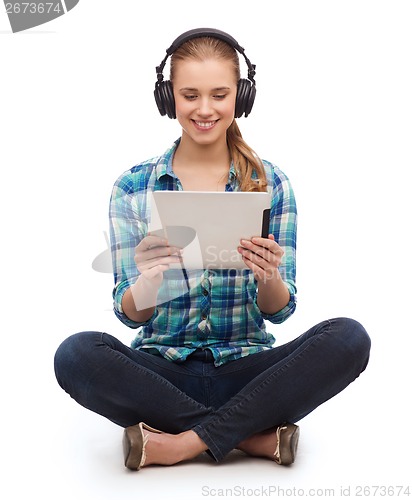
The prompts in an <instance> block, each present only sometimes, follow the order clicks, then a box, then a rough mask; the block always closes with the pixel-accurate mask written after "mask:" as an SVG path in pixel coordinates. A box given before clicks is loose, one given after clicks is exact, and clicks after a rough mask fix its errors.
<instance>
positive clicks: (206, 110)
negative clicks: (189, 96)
mask: <svg viewBox="0 0 412 500" xmlns="http://www.w3.org/2000/svg"><path fill="white" fill-rule="evenodd" d="M198 102H199V109H198V114H199V116H202V117H205V116H211V115H212V114H213V108H212V105H211V102H210V99H209V98H208V97H206V96H205V97H202V98H201V99H199V101H198Z"/></svg>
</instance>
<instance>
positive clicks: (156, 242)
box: [138, 234, 168, 250]
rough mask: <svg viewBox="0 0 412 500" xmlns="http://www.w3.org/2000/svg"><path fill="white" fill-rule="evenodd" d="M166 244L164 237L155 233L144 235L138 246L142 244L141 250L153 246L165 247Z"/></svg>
mask: <svg viewBox="0 0 412 500" xmlns="http://www.w3.org/2000/svg"><path fill="white" fill-rule="evenodd" d="M167 245H168V241H167V239H166V238H161V237H160V236H157V235H155V234H148V235H147V236H145V237H144V238H143V239H142V241H141V242H140V243H139V245H138V246H142V250H149V249H151V248H153V247H165V246H167Z"/></svg>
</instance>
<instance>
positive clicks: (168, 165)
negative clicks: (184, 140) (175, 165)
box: [156, 137, 236, 183]
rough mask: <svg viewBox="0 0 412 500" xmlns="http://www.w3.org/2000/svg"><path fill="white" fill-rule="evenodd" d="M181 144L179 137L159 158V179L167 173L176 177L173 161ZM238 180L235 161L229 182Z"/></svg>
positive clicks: (157, 170) (157, 174) (157, 167)
mask: <svg viewBox="0 0 412 500" xmlns="http://www.w3.org/2000/svg"><path fill="white" fill-rule="evenodd" d="M179 144H180V137H179V139H177V140H176V141H175V142H174V143H173V145H172V147H170V148H169V149H168V150H167V151H165V153H163V155H162V156H161V157H160V158H159V160H158V162H157V165H156V177H157V180H159V181H160V180H161V178H162V177H163V176H165V175H169V176H170V177H174V178H176V174H175V173H174V172H173V169H172V162H173V156H174V154H175V152H176V149H177V147H178V146H179ZM235 180H236V170H235V166H234V165H233V162H231V164H230V169H229V183H232V182H234V181H235Z"/></svg>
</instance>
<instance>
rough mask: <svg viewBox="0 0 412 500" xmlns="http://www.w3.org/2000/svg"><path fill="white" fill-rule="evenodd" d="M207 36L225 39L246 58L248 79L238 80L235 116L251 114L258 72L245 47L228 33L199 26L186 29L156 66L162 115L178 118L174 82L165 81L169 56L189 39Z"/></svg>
mask: <svg viewBox="0 0 412 500" xmlns="http://www.w3.org/2000/svg"><path fill="white" fill-rule="evenodd" d="M207 36H208V37H212V38H218V39H219V40H223V41H224V42H226V43H228V44H229V45H230V46H231V47H233V48H234V49H236V50H237V51H238V52H239V53H240V54H242V56H243V57H244V58H245V61H246V64H247V67H248V80H246V79H245V78H241V79H240V80H239V81H238V84H237V94H236V107H235V118H239V117H240V116H242V115H243V113H244V114H245V117H246V116H248V115H249V113H250V111H251V109H252V106H253V102H254V100H255V96H256V86H255V85H256V84H255V80H254V76H255V74H256V71H255V68H256V66H255V65H254V64H252V63H251V62H250V61H249V59H248V58H247V57H246V55H245V49H244V48H243V47H241V46H240V45H239V44H238V43H237V41H236V40H235V39H234V38H233V37H231V36H230V35H228V34H227V33H225V32H223V31H219V30H215V29H211V28H198V29H194V30H190V31H186V32H185V33H183V34H182V35H180V36H179V37H178V38H176V40H175V41H174V42H173V43H172V45H171V46H170V47H169V48H168V49H167V50H166V56H165V58H164V59H163V61H162V62H161V63H160V65H159V66H156V73H157V82H156V86H155V90H154V96H155V100H156V104H157V107H158V109H159V112H160V114H161V115H162V116H164V115H167V116H168V117H169V118H176V109H175V98H174V95H173V86H172V82H171V81H170V80H166V81H163V69H164V67H165V64H166V60H167V58H168V57H169V56H170V55H171V54H173V52H175V51H176V50H177V49H178V48H179V47H180V46H181V45H183V44H184V43H185V42H187V41H188V40H192V39H193V38H200V37H207Z"/></svg>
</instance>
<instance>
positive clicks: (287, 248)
mask: <svg viewBox="0 0 412 500" xmlns="http://www.w3.org/2000/svg"><path fill="white" fill-rule="evenodd" d="M265 166H266V172H267V174H268V168H269V173H270V174H271V177H270V175H268V178H269V180H271V181H272V182H271V184H272V189H273V191H272V202H271V209H270V224H269V233H271V234H273V235H274V237H275V241H276V242H277V243H278V245H279V246H280V247H281V248H282V249H283V251H284V255H283V258H282V263H281V265H280V266H279V273H280V276H281V278H282V280H283V281H284V283H285V284H286V286H287V288H288V290H289V294H290V300H289V303H288V304H287V305H286V306H285V307H284V308H283V309H281V310H280V311H278V312H277V313H275V314H264V313H262V317H263V318H264V319H266V320H268V321H270V322H271V323H283V322H284V321H285V320H286V319H287V318H289V317H290V316H291V315H292V314H293V313H294V312H295V309H296V292H297V290H296V234H297V208H296V200H295V195H294V192H293V188H292V185H291V183H290V181H289V179H288V177H287V176H286V175H285V174H284V173H283V172H282V171H281V170H280V169H278V168H277V167H276V166H274V165H271V164H268V163H266V165H265Z"/></svg>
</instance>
